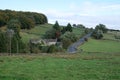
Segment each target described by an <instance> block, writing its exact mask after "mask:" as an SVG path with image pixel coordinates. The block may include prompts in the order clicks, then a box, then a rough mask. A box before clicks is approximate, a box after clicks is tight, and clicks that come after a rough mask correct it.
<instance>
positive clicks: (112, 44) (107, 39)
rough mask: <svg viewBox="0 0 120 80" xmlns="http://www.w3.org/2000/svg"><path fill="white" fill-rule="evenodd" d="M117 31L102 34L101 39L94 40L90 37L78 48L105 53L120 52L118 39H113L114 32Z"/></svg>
mask: <svg viewBox="0 0 120 80" xmlns="http://www.w3.org/2000/svg"><path fill="white" fill-rule="evenodd" d="M116 33H119V32H115V31H113V32H110V31H108V33H106V34H104V37H103V39H101V40H95V39H92V38H90V39H89V40H88V42H86V43H84V44H83V45H82V46H80V47H79V48H78V49H79V50H81V49H82V50H83V51H85V52H98V53H99V52H100V53H101V52H103V53H104V52H105V53H119V52H120V40H119V39H115V37H114V36H115V34H116Z"/></svg>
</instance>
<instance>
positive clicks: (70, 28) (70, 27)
mask: <svg viewBox="0 0 120 80" xmlns="http://www.w3.org/2000/svg"><path fill="white" fill-rule="evenodd" d="M66 31H69V32H72V31H73V30H72V26H71V24H70V23H68V25H67V27H66Z"/></svg>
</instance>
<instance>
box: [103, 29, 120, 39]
mask: <svg viewBox="0 0 120 80" xmlns="http://www.w3.org/2000/svg"><path fill="white" fill-rule="evenodd" d="M116 34H117V35H120V32H117V31H108V32H107V33H106V34H104V37H103V39H107V40H117V41H120V40H118V39H115V37H114V36H115V35H116Z"/></svg>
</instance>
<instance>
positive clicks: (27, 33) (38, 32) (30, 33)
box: [20, 24, 84, 43]
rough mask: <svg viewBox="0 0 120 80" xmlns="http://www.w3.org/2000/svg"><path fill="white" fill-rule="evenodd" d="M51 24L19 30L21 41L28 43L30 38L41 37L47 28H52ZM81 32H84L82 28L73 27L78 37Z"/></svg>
mask: <svg viewBox="0 0 120 80" xmlns="http://www.w3.org/2000/svg"><path fill="white" fill-rule="evenodd" d="M52 26H53V24H44V25H38V26H36V27H35V28H32V29H31V30H21V32H20V35H21V37H22V40H23V42H24V43H28V41H29V40H30V39H33V38H41V37H42V36H43V35H44V34H45V32H46V31H47V30H49V29H50V28H52ZM62 27H65V26H62ZM83 32H84V29H81V28H73V33H75V34H76V35H77V36H78V37H80V36H81V35H82V33H83Z"/></svg>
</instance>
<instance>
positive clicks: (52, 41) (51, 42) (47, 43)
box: [30, 39, 57, 46]
mask: <svg viewBox="0 0 120 80" xmlns="http://www.w3.org/2000/svg"><path fill="white" fill-rule="evenodd" d="M30 43H32V44H42V45H44V46H50V45H55V44H56V43H57V39H31V40H30Z"/></svg>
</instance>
